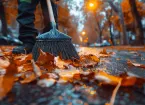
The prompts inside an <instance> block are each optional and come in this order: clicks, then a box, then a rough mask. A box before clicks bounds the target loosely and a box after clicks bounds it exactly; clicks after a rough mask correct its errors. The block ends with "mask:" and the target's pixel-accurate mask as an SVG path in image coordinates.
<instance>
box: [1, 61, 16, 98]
mask: <svg viewBox="0 0 145 105" xmlns="http://www.w3.org/2000/svg"><path fill="white" fill-rule="evenodd" d="M16 73H17V66H16V64H15V63H14V62H13V61H11V63H10V65H9V66H8V67H7V70H6V74H5V75H4V77H3V80H2V81H1V85H0V99H3V98H4V97H5V96H6V95H7V93H8V92H9V91H11V89H12V87H13V84H14V81H15V77H14V75H15V74H16Z"/></svg>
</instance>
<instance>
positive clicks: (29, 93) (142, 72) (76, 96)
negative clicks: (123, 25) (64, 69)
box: [0, 49, 145, 105]
mask: <svg viewBox="0 0 145 105" xmlns="http://www.w3.org/2000/svg"><path fill="white" fill-rule="evenodd" d="M94 50H96V49H93V51H94ZM97 50H100V49H97ZM112 51H113V52H115V54H114V55H112V56H111V57H108V58H101V62H100V64H99V65H98V66H97V69H98V70H99V69H100V70H101V69H102V70H105V71H107V72H109V73H110V74H112V75H118V74H121V73H123V72H125V71H129V72H132V73H134V74H136V75H138V76H140V77H145V69H141V68H137V67H129V66H128V65H127V60H131V61H134V62H137V63H141V64H145V53H144V52H140V51H139V52H137V53H135V52H128V51H116V50H108V52H112ZM90 52H92V51H90ZM92 53H94V52H92ZM113 89H114V87H111V86H98V84H97V83H96V81H91V80H89V81H88V80H86V81H82V82H81V83H77V82H76V83H73V84H70V83H68V84H55V85H54V86H52V87H50V88H40V87H39V86H37V85H36V84H35V82H34V83H32V84H25V85H21V84H19V83H15V86H14V87H13V89H12V92H11V93H10V94H9V95H8V96H7V97H6V98H5V99H4V100H2V101H0V105H104V104H105V103H106V102H109V101H110V97H111V95H112V91H113ZM115 105H145V85H144V88H141V89H139V88H137V87H136V86H134V87H128V88H120V90H119V92H118V94H117V97H116V100H115Z"/></svg>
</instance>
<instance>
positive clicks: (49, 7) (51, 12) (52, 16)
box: [46, 0, 56, 24]
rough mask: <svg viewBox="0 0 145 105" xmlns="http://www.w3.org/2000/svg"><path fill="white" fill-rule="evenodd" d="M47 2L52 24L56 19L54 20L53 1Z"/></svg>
mask: <svg viewBox="0 0 145 105" xmlns="http://www.w3.org/2000/svg"><path fill="white" fill-rule="evenodd" d="M46 2H47V7H48V13H49V18H50V22H52V23H55V24H56V22H55V19H54V14H53V9H52V5H51V1H50V0H46Z"/></svg>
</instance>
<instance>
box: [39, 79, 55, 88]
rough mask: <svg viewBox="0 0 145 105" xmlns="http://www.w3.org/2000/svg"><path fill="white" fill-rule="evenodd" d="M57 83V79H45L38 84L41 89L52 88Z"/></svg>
mask: <svg viewBox="0 0 145 105" xmlns="http://www.w3.org/2000/svg"><path fill="white" fill-rule="evenodd" d="M55 82H56V80H55V79H43V80H39V81H38V82H37V85H39V86H41V87H51V86H53V85H54V84H55Z"/></svg>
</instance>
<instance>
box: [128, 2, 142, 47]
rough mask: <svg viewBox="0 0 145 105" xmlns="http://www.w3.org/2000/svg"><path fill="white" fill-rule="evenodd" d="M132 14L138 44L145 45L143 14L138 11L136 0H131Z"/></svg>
mask: <svg viewBox="0 0 145 105" xmlns="http://www.w3.org/2000/svg"><path fill="white" fill-rule="evenodd" d="M129 3H130V6H131V11H132V15H133V18H134V21H135V29H136V30H135V31H136V45H144V32H143V26H142V22H141V20H142V19H141V16H140V15H139V13H138V11H137V6H136V0H129Z"/></svg>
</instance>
